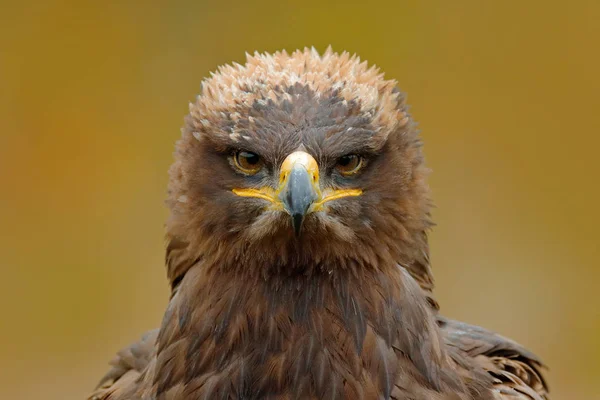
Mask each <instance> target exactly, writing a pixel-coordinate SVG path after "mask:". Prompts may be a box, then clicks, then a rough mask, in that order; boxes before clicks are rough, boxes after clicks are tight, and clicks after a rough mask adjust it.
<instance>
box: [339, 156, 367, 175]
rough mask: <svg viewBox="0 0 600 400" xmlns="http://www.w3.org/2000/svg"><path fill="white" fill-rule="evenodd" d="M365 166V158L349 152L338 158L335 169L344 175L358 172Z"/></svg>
mask: <svg viewBox="0 0 600 400" xmlns="http://www.w3.org/2000/svg"><path fill="white" fill-rule="evenodd" d="M362 166H363V158H362V157H361V156H359V155H358V154H347V155H345V156H342V157H340V158H338V160H337V163H336V164H335V169H337V170H338V172H339V173H340V174H342V175H344V176H350V175H354V174H356V173H357V172H358V171H359V170H360V169H361V168H362Z"/></svg>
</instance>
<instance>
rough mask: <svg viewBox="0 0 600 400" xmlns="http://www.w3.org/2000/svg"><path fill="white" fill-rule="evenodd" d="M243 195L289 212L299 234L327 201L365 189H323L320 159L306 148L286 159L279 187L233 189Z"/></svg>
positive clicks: (280, 174)
mask: <svg viewBox="0 0 600 400" xmlns="http://www.w3.org/2000/svg"><path fill="white" fill-rule="evenodd" d="M233 193H235V194H236V195H238V196H242V197H256V198H260V199H263V200H267V201H269V202H270V203H271V206H270V207H269V209H272V210H281V211H285V212H286V213H288V214H289V215H290V216H291V217H292V226H293V228H294V232H295V234H296V236H298V235H299V234H300V231H301V229H302V225H303V223H304V219H305V217H306V216H307V215H308V214H311V213H313V212H316V211H320V210H322V208H323V204H324V203H326V202H328V201H331V200H336V199H340V198H343V197H348V196H360V195H361V194H362V190H361V189H328V190H325V193H322V192H321V188H320V186H319V166H318V164H317V161H316V160H315V159H314V158H313V157H312V156H311V155H310V154H308V153H306V152H304V151H296V152H294V153H292V154H290V155H289V156H287V158H286V159H285V160H284V161H283V164H281V169H280V171H279V186H278V188H277V190H273V188H271V187H262V188H260V189H251V188H247V189H233Z"/></svg>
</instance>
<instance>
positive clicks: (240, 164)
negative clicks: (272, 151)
mask: <svg viewBox="0 0 600 400" xmlns="http://www.w3.org/2000/svg"><path fill="white" fill-rule="evenodd" d="M233 163H234V165H235V167H236V168H237V169H239V170H240V171H241V172H243V173H244V174H246V175H254V174H256V173H257V172H258V171H260V169H261V168H262V166H263V160H262V158H261V157H260V156H259V155H258V154H256V153H253V152H251V151H244V150H241V151H238V152H236V153H235V154H234V155H233Z"/></svg>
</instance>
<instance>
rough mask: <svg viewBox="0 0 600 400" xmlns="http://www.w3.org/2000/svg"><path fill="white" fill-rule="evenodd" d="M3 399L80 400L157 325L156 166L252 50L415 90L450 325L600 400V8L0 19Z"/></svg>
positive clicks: (97, 12) (299, 9)
mask: <svg viewBox="0 0 600 400" xmlns="http://www.w3.org/2000/svg"><path fill="white" fill-rule="evenodd" d="M0 9H1V12H0V185H1V186H0V194H1V195H0V255H1V258H0V268H1V269H2V271H1V272H2V275H1V279H0V304H1V310H0V311H1V314H0V332H1V333H0V335H1V337H0V339H1V340H0V398H2V399H46V400H59V399H60V400H62V399H82V398H84V396H85V395H86V394H87V393H88V391H89V390H91V389H92V388H93V387H94V385H95V384H96V382H97V380H98V379H99V378H100V376H101V375H102V374H103V373H104V372H105V370H106V363H107V361H108V360H109V359H110V358H111V357H112V355H113V354H114V353H115V351H116V350H118V349H119V348H120V347H122V346H124V345H127V344H128V343H130V342H131V341H133V340H135V339H137V338H138V337H139V335H140V334H141V333H142V332H143V331H144V330H147V329H150V328H153V327H156V326H158V325H159V323H160V319H161V315H162V312H163V309H164V307H165V304H166V301H167V295H168V288H167V284H166V279H165V273H164V269H163V245H164V243H163V222H164V220H165V218H166V216H167V211H166V209H165V206H164V205H163V200H164V198H165V190H166V183H167V168H168V166H169V164H170V162H171V160H172V151H173V143H174V141H175V140H176V139H177V138H178V137H179V128H180V126H181V125H182V117H183V116H184V114H185V113H186V112H187V104H188V101H190V100H193V99H194V96H195V95H196V94H197V93H198V91H199V87H200V81H201V79H202V78H203V77H205V76H207V75H208V74H209V72H210V71H212V70H215V68H216V67H217V66H218V65H220V64H223V63H226V62H230V61H237V62H243V61H244V52H246V51H248V52H253V51H254V50H258V51H274V50H277V49H282V48H285V49H287V50H293V49H295V48H298V47H304V46H311V45H314V46H315V47H316V48H317V49H318V50H320V51H323V50H324V49H325V48H326V46H327V45H329V44H331V45H332V46H333V48H334V50H338V51H341V50H348V51H350V52H357V53H358V54H360V56H361V57H362V58H365V59H367V60H369V61H370V62H372V63H375V64H377V65H379V66H380V67H381V68H382V69H383V70H384V71H385V72H386V76H387V77H389V78H395V79H397V80H398V81H399V83H400V87H401V88H402V89H403V90H404V91H406V92H407V93H408V98H409V103H410V104H411V105H412V109H411V110H412V113H413V115H414V117H415V118H416V119H417V120H418V121H420V128H421V130H422V135H423V138H424V140H425V143H426V147H425V149H426V155H427V158H428V162H429V165H430V166H431V167H432V169H433V174H432V176H431V180H430V182H431V186H432V189H433V193H434V198H435V200H436V204H437V209H436V210H435V214H434V217H435V220H436V222H437V223H438V226H437V227H436V228H435V230H434V232H433V233H432V235H431V248H432V253H433V254H432V261H433V267H434V271H435V273H436V278H437V296H438V298H439V300H440V303H441V305H442V310H443V312H444V313H445V314H447V315H449V316H451V317H455V318H460V319H463V320H466V321H468V322H471V323H475V324H480V325H483V326H486V327H488V328H491V329H494V330H497V331H499V332H502V333H503V334H504V335H506V336H510V337H512V338H514V339H516V340H518V341H519V342H521V343H523V344H524V345H527V346H528V347H530V348H531V349H533V350H534V351H535V352H536V353H538V354H539V355H540V356H541V357H543V359H544V360H545V361H546V362H547V364H548V365H549V366H550V367H551V371H550V372H549V374H548V377H549V382H550V384H551V388H552V392H553V394H554V396H553V399H569V400H572V399H575V400H584V399H585V400H589V399H600V395H599V394H598V390H597V385H598V383H600V382H599V381H600V344H599V339H600V338H599V335H600V311H599V310H600V295H599V292H600V286H599V284H598V280H599V278H600V269H599V267H600V266H599V265H598V264H599V263H598V261H599V251H598V239H599V234H598V223H599V220H600V218H599V216H600V213H599V201H600V189H599V183H600V182H599V180H600V179H599V174H598V172H599V168H598V147H599V145H600V140H599V135H600V122H599V121H600V113H599V107H600V100H599V99H600V78H599V76H598V74H599V71H600V52H599V51H598V46H599V39H600V28H599V23H598V21H599V20H600V2H595V1H587V2H586V1H570V2H563V1H560V2H559V1H484V0H479V1H475V0H473V1H442V0H439V1H421V2H417V1H411V2H407V1H398V0H396V1H386V2H366V1H364V2H360V3H347V2H327V1H323V0H322V1H299V2H284V1H269V2H248V1H246V2H238V3H233V2H203V1H171V2H167V1H163V2H137V3H134V2H101V1H96V2H81V1H79V2H78V1H69V0H66V1H59V0H52V1H45V2H42V1H40V2H37V3H35V2H29V3H28V2H19V3H17V2H13V3H12V4H10V3H6V1H3V2H2V5H1V7H0Z"/></svg>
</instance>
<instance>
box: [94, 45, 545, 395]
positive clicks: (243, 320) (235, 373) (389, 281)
mask: <svg viewBox="0 0 600 400" xmlns="http://www.w3.org/2000/svg"><path fill="white" fill-rule="evenodd" d="M182 132H183V134H182V138H181V140H180V141H179V142H178V143H177V146H176V159H175V162H174V164H173V166H172V167H171V169H170V183H169V196H168V201H167V204H168V205H169V208H170V209H171V216H170V218H169V220H168V222H167V249H166V265H167V275H168V278H169V281H170V283H171V286H172V295H171V299H170V302H169V305H168V308H167V310H166V312H165V315H164V318H163V322H162V325H161V327H160V330H158V331H152V332H151V333H150V334H148V335H147V336H145V337H144V339H142V341H141V342H140V343H137V344H134V345H132V346H130V347H129V348H127V349H125V350H123V351H121V352H120V353H119V354H118V356H117V358H116V359H115V360H114V361H113V363H112V368H111V370H110V371H109V372H108V373H107V375H106V376H105V378H103V380H102V381H101V384H100V386H99V388H98V389H97V391H96V392H95V393H94V394H93V395H92V397H91V398H94V399H110V400H125V399H146V398H152V399H157V400H163V399H164V400H169V399H172V400H179V399H196V398H222V399H258V398H273V399H299V398H302V399H379V398H386V399H396V400H407V399H433V400H436V399H437V400H450V399H456V400H467V399H471V400H483V399H510V398H515V399H518V398H524V399H545V398H546V397H545V396H546V393H547V387H546V384H545V382H544V381H543V379H542V375H541V373H540V368H541V364H540V363H539V361H538V360H537V358H535V356H533V355H531V354H530V353H529V352H527V351H525V350H524V349H523V348H522V347H521V346H519V345H517V344H516V343H514V342H511V341H509V340H507V339H504V338H502V337H500V336H498V335H495V334H492V333H490V332H488V331H485V330H483V329H481V328H477V327H472V326H469V325H466V324H461V323H458V322H455V321H449V320H446V319H444V318H442V317H440V316H439V315H438V308H439V307H438V305H437V302H436V301H435V299H434V298H433V287H434V282H433V277H432V272H431V267H430V263H429V248H428V244H427V234H426V232H427V230H428V229H429V228H430V227H431V226H432V225H433V224H432V222H431V220H430V209H431V201H430V199H429V189H428V187H427V184H426V182H425V178H426V176H427V173H428V170H427V168H426V167H425V166H424V161H423V156H422V153H421V143H420V141H419V138H418V135H417V131H416V128H415V124H414V123H413V122H412V120H411V118H410V115H409V114H408V111H407V106H406V104H405V101H404V97H403V95H402V94H401V93H400V92H399V91H398V90H397V89H396V83H395V82H394V81H388V80H384V79H383V76H382V74H380V73H379V71H378V70H377V69H376V68H367V65H366V63H361V62H360V60H359V59H358V58H357V57H356V56H350V55H348V54H347V53H343V54H336V53H333V52H332V51H331V50H328V51H327V52H325V54H323V55H322V56H321V55H319V54H317V53H316V52H315V51H314V50H305V51H299V52H295V53H294V54H292V55H288V54H287V53H285V52H282V53H276V54H274V55H268V54H265V55H256V56H249V58H248V62H247V63H246V65H244V66H240V65H235V66H224V67H222V68H220V70H219V73H217V74H214V75H213V76H212V77H211V78H210V79H208V80H206V81H205V82H204V83H203V88H202V94H201V95H200V96H199V97H198V99H197V101H196V102H195V103H194V104H191V105H190V114H189V115H188V116H187V117H186V120H185V126H184V129H183V131H182ZM298 149H301V150H303V151H305V152H308V153H310V154H311V155H312V156H313V157H314V158H315V159H316V160H317V163H318V165H319V168H320V169H321V170H322V174H321V178H320V184H321V185H322V186H324V187H332V188H339V187H346V186H345V185H348V184H349V183H348V182H347V181H345V180H343V179H339V177H336V176H335V174H332V173H331V171H332V168H333V165H335V162H336V160H337V159H338V158H339V157H341V156H343V155H345V154H348V153H356V154H360V155H361V156H362V157H364V159H365V160H366V161H365V163H366V167H365V168H364V171H362V172H361V173H360V174H359V175H357V176H356V177H355V178H353V180H352V185H354V186H358V187H360V188H361V190H362V195H361V196H359V197H356V198H353V199H352V200H350V199H344V200H336V201H334V202H331V203H328V206H327V208H326V211H325V212H319V213H314V214H311V215H309V216H308V217H307V218H306V220H305V221H304V226H303V228H302V229H303V233H302V234H301V235H300V236H296V235H295V234H294V232H293V230H292V229H291V225H290V224H291V223H290V220H289V218H287V216H286V215H285V214H283V213H281V212H278V211H266V210H264V207H263V205H262V203H260V202H261V201H260V200H256V199H248V198H240V197H237V196H236V195H234V194H233V193H232V189H233V188H238V187H248V186H250V187H260V186H270V187H276V185H277V179H278V176H277V170H278V168H279V166H280V164H281V162H282V161H283V159H284V158H285V157H286V156H287V155H288V154H290V153H291V152H293V151H296V150H298ZM235 150H245V151H252V152H256V153H259V154H260V156H261V157H262V160H264V163H265V168H264V169H263V170H261V173H260V174H257V175H256V176H253V177H252V178H251V179H250V178H248V177H247V176H243V175H242V174H238V173H236V172H235V171H234V170H233V169H232V166H231V163H230V162H229V159H230V158H229V156H230V154H231V152H232V151H235ZM511 396H512V397H511Z"/></svg>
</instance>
